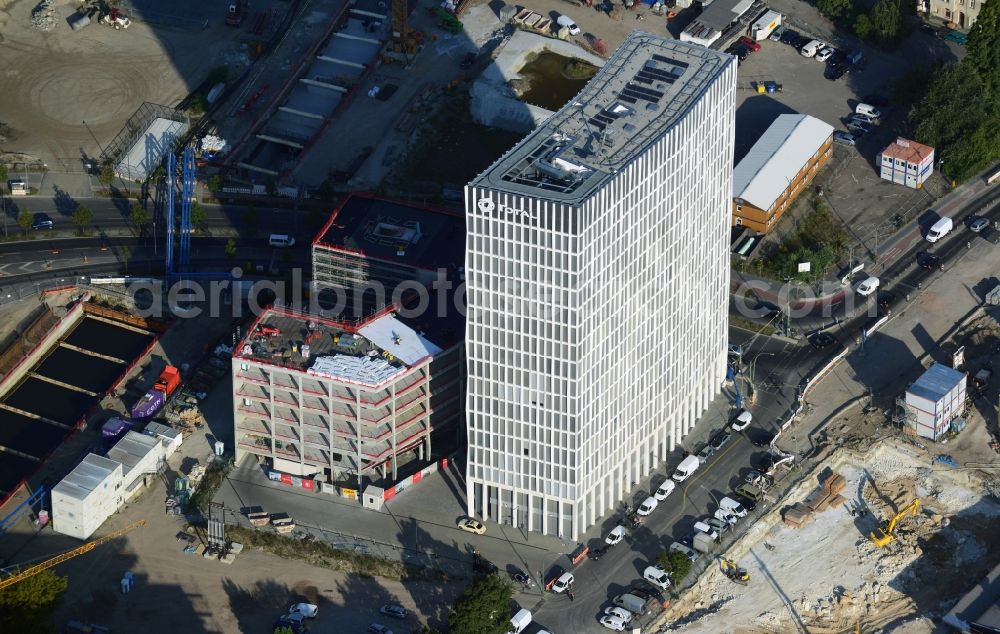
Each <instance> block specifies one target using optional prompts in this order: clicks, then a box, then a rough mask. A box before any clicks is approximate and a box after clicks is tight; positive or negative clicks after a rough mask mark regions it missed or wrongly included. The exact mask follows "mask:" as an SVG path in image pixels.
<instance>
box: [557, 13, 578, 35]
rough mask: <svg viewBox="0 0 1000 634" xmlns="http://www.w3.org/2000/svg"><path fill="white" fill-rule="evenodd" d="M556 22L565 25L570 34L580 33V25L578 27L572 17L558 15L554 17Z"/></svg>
mask: <svg viewBox="0 0 1000 634" xmlns="http://www.w3.org/2000/svg"><path fill="white" fill-rule="evenodd" d="M556 24H558V25H559V26H564V27H566V28H567V29H568V30H569V34H570V35H580V27H578V26H577V25H576V22H574V21H573V18H571V17H569V16H568V15H560V16H559V17H558V18H556Z"/></svg>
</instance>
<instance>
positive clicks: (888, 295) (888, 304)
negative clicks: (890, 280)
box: [875, 291, 896, 314]
mask: <svg viewBox="0 0 1000 634" xmlns="http://www.w3.org/2000/svg"><path fill="white" fill-rule="evenodd" d="M875 302H876V304H877V305H878V310H879V312H880V313H882V314H886V313H888V312H889V309H890V308H892V305H893V304H894V303H895V302H896V294H895V293H893V292H892V291H879V293H878V295H877V296H876V300H875Z"/></svg>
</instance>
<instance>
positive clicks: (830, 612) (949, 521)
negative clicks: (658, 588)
mask: <svg viewBox="0 0 1000 634" xmlns="http://www.w3.org/2000/svg"><path fill="white" fill-rule="evenodd" d="M866 446H867V447H868V448H867V450H864V448H865V447H866ZM923 453H924V452H923V451H922V450H920V449H919V448H918V447H916V446H914V445H910V444H908V443H903V442H901V441H899V440H882V441H878V442H875V443H871V444H870V445H869V444H868V443H866V442H858V443H857V448H847V447H843V448H840V449H838V450H836V451H835V452H833V453H832V455H830V456H829V457H828V458H827V459H826V460H824V461H822V462H821V463H820V465H819V466H818V467H817V468H816V469H815V470H814V471H812V472H811V473H809V475H808V476H807V477H806V478H805V479H804V480H803V481H802V482H801V483H800V484H799V485H798V486H797V487H796V488H795V489H793V490H792V491H791V492H790V493H789V495H788V496H786V498H785V500H783V501H782V503H781V504H780V505H778V506H776V507H775V508H774V509H773V510H772V511H771V512H770V513H769V514H768V515H766V516H765V517H764V518H763V520H762V521H760V522H758V523H757V524H755V525H754V526H753V527H752V528H751V529H750V530H749V531H748V533H747V534H746V535H745V536H744V537H743V538H742V539H740V540H739V541H738V542H737V543H736V544H735V545H734V546H733V547H732V548H731V549H730V550H729V552H728V553H727V556H728V557H730V558H731V559H733V560H734V561H735V562H737V564H738V565H739V566H740V567H742V568H744V569H745V570H746V571H747V573H748V576H749V581H748V583H746V585H741V584H739V583H734V582H733V581H732V580H730V579H729V578H727V577H726V575H725V574H723V572H722V570H721V569H720V568H716V569H710V571H709V572H707V573H706V574H704V575H703V576H702V577H701V579H700V580H699V581H698V583H697V584H696V585H695V586H694V588H693V589H692V592H689V593H686V594H685V595H684V596H683V597H682V598H681V599H680V600H679V601H677V602H676V603H674V604H673V605H672V606H671V610H670V617H671V622H672V625H671V626H670V627H671V629H683V631H685V632H706V633H707V632H719V631H729V632H741V633H746V634H750V633H758V632H759V633H765V632H792V631H800V632H806V631H808V632H821V633H825V632H829V633H834V632H846V631H855V628H856V627H857V628H859V629H860V631H862V632H870V631H879V630H881V629H882V628H887V627H889V626H899V625H901V624H903V623H907V624H909V625H910V628H909V629H907V630H906V631H908V632H931V631H934V629H933V627H934V626H933V624H932V623H931V620H930V619H931V618H934V617H937V618H940V616H941V614H943V612H945V611H947V609H948V607H949V606H950V604H951V603H953V602H954V601H955V599H956V595H955V591H957V590H958V589H960V588H963V587H965V586H968V585H969V584H970V583H973V580H976V579H979V578H981V577H982V576H983V575H985V574H986V572H988V571H989V570H990V568H992V567H993V566H994V565H996V563H997V562H998V561H1000V551H998V550H997V543H996V542H997V536H996V531H995V528H994V526H995V522H996V521H997V517H998V516H1000V503H997V501H996V500H995V499H993V498H989V497H985V498H984V493H985V492H987V491H990V490H996V488H997V482H996V481H995V480H990V479H989V478H990V476H989V475H986V476H984V475H983V474H982V473H981V472H977V471H975V470H968V469H955V468H952V467H950V466H948V465H945V464H936V463H935V464H932V463H931V461H930V460H928V459H927V458H926V456H925V455H922V454H923ZM837 475H839V476H842V478H843V481H842V485H841V486H843V487H844V488H843V489H842V492H841V493H839V494H835V495H839V496H841V497H840V498H839V499H838V500H837V502H838V503H837V504H835V505H828V504H822V503H820V504H818V505H817V507H816V508H815V510H813V509H812V508H810V507H808V505H807V504H806V502H807V500H810V498H812V500H813V501H816V499H817V496H816V495H814V494H815V492H816V491H817V490H820V491H821V490H823V489H822V487H823V483H824V482H825V481H826V479H828V478H836V477H837ZM984 477H985V478H987V479H985V480H984V479H982V478H984ZM821 479H822V480H821ZM793 503H795V504H796V505H801V507H805V508H806V509H807V510H806V511H805V512H804V513H801V514H800V513H798V512H797V511H796V512H795V513H794V515H795V516H796V521H794V522H788V521H785V520H783V519H782V518H783V516H785V515H786V514H788V513H789V511H791V508H790V507H791V506H792V504H793ZM801 507H800V508H801ZM803 515H804V516H805V518H806V519H805V521H802V522H801V523H800V522H799V521H798V518H800V517H802V516H803ZM890 529H891V530H890ZM880 544H881V545H880Z"/></svg>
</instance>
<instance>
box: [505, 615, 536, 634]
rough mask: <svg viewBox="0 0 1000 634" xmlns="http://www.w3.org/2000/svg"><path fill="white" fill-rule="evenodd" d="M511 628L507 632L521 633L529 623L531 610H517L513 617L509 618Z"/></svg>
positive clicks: (511, 633)
mask: <svg viewBox="0 0 1000 634" xmlns="http://www.w3.org/2000/svg"><path fill="white" fill-rule="evenodd" d="M510 625H511V627H512V628H513V629H511V630H510V631H509V632H508V633H507V634H521V632H523V631H524V628H526V627H528V626H529V625H531V611H530V610H524V609H521V610H518V611H517V614H515V615H514V618H512V619H511V620H510Z"/></svg>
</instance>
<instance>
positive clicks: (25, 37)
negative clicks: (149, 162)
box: [0, 0, 241, 173]
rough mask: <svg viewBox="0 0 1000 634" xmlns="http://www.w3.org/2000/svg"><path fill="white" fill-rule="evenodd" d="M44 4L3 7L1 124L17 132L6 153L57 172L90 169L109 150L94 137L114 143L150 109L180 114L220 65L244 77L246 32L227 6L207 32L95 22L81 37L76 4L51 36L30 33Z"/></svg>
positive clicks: (3, 1)
mask: <svg viewBox="0 0 1000 634" xmlns="http://www.w3.org/2000/svg"><path fill="white" fill-rule="evenodd" d="M36 4H37V3H36V2H33V1H31V0H0V41H2V42H3V46H2V47H0V66H2V67H3V68H4V72H3V73H0V113H3V114H2V117H0V118H2V120H3V121H4V122H5V123H7V124H9V125H10V126H11V127H12V128H13V130H14V134H15V135H16V138H15V139H13V140H12V141H11V142H10V143H8V144H7V148H6V149H8V150H17V151H20V152H24V153H27V154H30V155H34V156H37V157H38V158H39V159H40V160H41V161H42V162H44V163H47V164H48V165H49V168H50V170H52V171H53V172H60V171H65V172H71V173H80V172H82V171H83V167H82V160H81V158H82V157H83V155H86V156H90V157H96V156H99V155H100V153H101V150H100V148H99V147H98V143H97V142H95V140H94V137H95V136H96V137H97V139H98V140H99V142H100V144H101V145H102V146H103V145H106V144H107V143H108V142H109V141H110V140H111V139H113V138H114V136H115V135H116V134H118V132H119V130H120V129H121V128H122V126H123V125H124V123H125V120H126V119H127V118H128V117H129V116H130V115H131V114H132V113H133V112H135V110H136V108H138V107H139V106H140V105H141V104H142V103H143V102H145V101H149V102H153V103H157V104H162V105H166V106H171V107H172V106H175V105H176V104H177V103H178V102H179V101H180V100H181V99H183V98H184V97H185V96H186V95H187V94H188V92H189V91H190V89H191V88H193V87H195V86H197V85H198V84H199V83H200V82H201V81H202V80H203V79H204V77H205V76H206V75H207V74H208V71H209V70H210V69H211V68H213V67H214V66H218V65H222V64H228V65H230V67H231V70H232V71H238V70H239V68H238V66H239V64H240V60H239V57H240V51H239V41H238V39H237V38H238V37H239V36H238V34H239V33H241V31H234V30H233V29H227V27H226V26H225V25H224V24H223V23H222V19H221V16H222V13H221V7H220V11H219V14H218V15H219V19H216V20H214V21H210V22H209V27H208V28H207V29H205V30H181V29H165V28H162V27H154V26H151V25H150V24H147V23H144V22H140V21H138V20H135V21H133V23H132V26H131V27H130V28H129V29H127V30H124V31H116V30H114V29H112V28H110V27H107V26H104V25H101V24H91V25H90V26H88V27H86V28H85V29H83V30H81V31H77V32H74V31H71V30H70V28H69V26H68V24H67V22H66V18H67V17H68V16H70V15H71V14H72V13H73V12H74V10H75V8H76V6H77V4H78V3H75V2H70V1H69V0H61V1H58V2H56V11H55V18H56V20H55V27H54V28H53V29H52V30H51V31H48V32H43V31H40V30H38V29H35V28H32V27H31V18H30V16H31V11H32V9H33V8H34V6H35V5H36ZM82 121H86V122H87V125H88V126H89V127H90V131H88V130H87V128H86V127H84V126H83V125H82V124H81V122H82ZM91 132H93V134H91Z"/></svg>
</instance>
